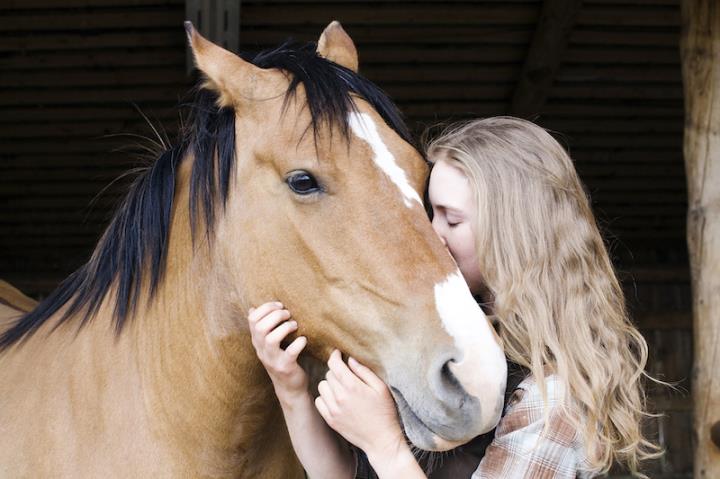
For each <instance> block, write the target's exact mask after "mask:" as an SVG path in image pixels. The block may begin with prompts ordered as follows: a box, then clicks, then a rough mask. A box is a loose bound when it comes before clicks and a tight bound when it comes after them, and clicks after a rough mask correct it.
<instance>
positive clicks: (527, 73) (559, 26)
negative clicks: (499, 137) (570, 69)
mask: <svg viewBox="0 0 720 479" xmlns="http://www.w3.org/2000/svg"><path fill="white" fill-rule="evenodd" d="M581 5H582V0H546V1H545V2H543V7H542V12H541V14H540V19H539V21H538V24H537V27H536V30H535V34H534V35H533V39H532V41H531V43H530V47H529V49H528V53H527V57H526V58H525V62H524V65H523V68H522V71H521V73H520V77H519V79H518V82H517V85H516V86H515V91H514V93H513V96H512V99H511V101H510V108H509V112H510V114H511V115H514V116H519V117H523V118H529V117H532V116H534V115H536V114H538V113H539V112H540V111H541V110H542V107H543V105H544V104H545V101H546V100H547V97H548V95H549V93H550V88H551V87H552V84H553V81H554V79H555V73H556V72H557V69H558V67H559V65H560V62H561V61H562V58H563V56H564V54H565V49H566V47H567V44H568V40H569V38H570V33H571V32H572V29H573V26H574V24H575V19H576V18H577V16H578V13H579V11H580V6H581Z"/></svg>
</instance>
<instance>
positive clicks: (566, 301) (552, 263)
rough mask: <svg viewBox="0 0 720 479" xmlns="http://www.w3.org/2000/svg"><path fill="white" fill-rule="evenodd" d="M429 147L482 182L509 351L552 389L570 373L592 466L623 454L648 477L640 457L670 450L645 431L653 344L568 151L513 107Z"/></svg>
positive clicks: (484, 261)
mask: <svg viewBox="0 0 720 479" xmlns="http://www.w3.org/2000/svg"><path fill="white" fill-rule="evenodd" d="M426 150H427V155H428V158H431V159H433V160H435V161H438V160H445V161H449V162H451V163H453V164H456V165H457V166H459V167H460V169H461V170H463V171H464V172H465V174H466V175H467V176H468V178H469V179H470V181H471V184H472V186H473V189H474V191H475V195H476V200H477V207H478V217H477V220H476V221H477V223H476V228H475V231H476V241H477V250H478V252H480V254H479V255H478V256H479V258H480V265H479V266H480V271H481V272H482V273H483V276H484V283H485V286H486V287H487V289H488V292H489V293H490V295H491V297H492V304H491V305H490V306H491V309H492V313H493V315H494V316H495V317H496V319H497V324H498V329H499V331H498V333H499V334H500V336H501V337H502V339H503V342H504V347H505V353H506V355H507V357H508V359H509V360H510V361H513V362H514V363H516V364H519V365H520V366H522V367H524V368H526V369H527V370H529V371H530V373H531V374H532V375H533V376H534V377H535V378H536V380H537V383H538V385H539V387H540V390H541V392H542V395H543V397H545V398H546V397H547V395H546V390H545V387H544V386H545V381H544V378H545V375H546V373H548V372H551V373H555V374H557V375H558V376H559V378H560V380H561V381H562V382H563V384H564V385H565V388H564V390H565V401H564V404H565V405H566V406H570V405H572V408H573V409H574V410H576V411H579V413H580V414H569V415H568V417H569V419H570V420H571V421H573V422H574V424H575V425H576V426H577V427H578V430H579V431H582V437H583V438H584V441H585V448H586V451H587V454H588V459H589V460H590V463H591V465H592V467H593V469H596V470H597V471H599V472H600V473H606V472H607V471H608V470H609V469H610V467H611V466H612V463H613V461H617V462H619V463H621V464H624V465H625V466H626V467H627V468H628V469H629V470H630V471H631V472H632V473H633V474H637V475H640V476H641V477H645V476H643V475H642V474H641V473H640V472H639V470H638V468H639V462H640V461H641V460H643V459H648V458H652V457H656V456H657V455H659V448H658V447H657V446H656V445H655V444H653V443H652V442H650V441H649V440H648V439H646V438H645V437H644V435H643V432H642V430H641V422H642V419H643V418H644V417H645V416H650V414H648V413H647V412H646V408H645V395H644V392H643V386H642V379H643V376H645V373H644V368H645V364H646V361H647V356H648V349H647V344H646V343H645V340H644V338H643V337H642V335H641V334H640V333H639V332H638V330H637V329H636V328H635V327H634V326H633V325H632V323H631V322H630V320H629V319H628V314H627V311H626V306H625V299H624V296H623V292H622V289H621V287H620V283H619V281H618V279H617V276H616V275H615V271H614V269H613V266H612V263H611V262H610V258H609V256H608V253H607V250H606V248H605V244H604V243H603V240H602V237H601V235H600V232H599V231H598V227H597V224H596V221H595V218H594V216H593V213H592V210H591V209H590V204H589V201H588V197H587V195H586V193H585V191H584V189H583V186H582V184H581V182H580V179H579V178H578V175H577V172H576V171H575V167H574V166H573V163H572V160H571V159H570V157H569V155H568V154H567V152H566V151H565V150H564V149H563V148H562V146H561V145H560V144H559V143H558V142H557V141H556V140H555V139H554V138H553V137H552V136H551V135H550V134H548V133H547V132H546V131H545V130H544V129H542V128H540V127H539V126H537V125H535V124H533V123H531V122H529V121H525V120H521V119H518V118H511V117H495V118H487V119H481V120H474V121H470V122H467V123H463V124H460V125H457V126H452V127H450V128H448V129H447V130H445V131H444V132H443V133H442V134H441V135H440V136H439V137H437V138H435V139H434V140H433V141H432V142H430V143H429V145H428V146H427V149H426ZM547 414H549V412H548V411H547V409H546V417H547Z"/></svg>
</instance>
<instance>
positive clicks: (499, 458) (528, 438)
mask: <svg viewBox="0 0 720 479" xmlns="http://www.w3.org/2000/svg"><path fill="white" fill-rule="evenodd" d="M545 388H546V393H547V401H548V407H549V411H548V416H547V422H548V424H547V428H546V427H545V426H546V424H545V422H546V417H545V409H544V407H543V405H544V403H543V398H542V394H541V393H540V388H539V387H538V385H537V383H536V382H535V380H534V378H533V377H532V376H530V377H528V378H526V379H525V380H524V381H522V382H521V383H520V384H519V385H518V387H517V388H516V389H515V391H514V392H513V395H512V396H511V397H510V401H509V402H508V404H507V406H506V412H505V415H504V416H503V418H502V419H501V420H500V423H499V424H498V427H497V429H496V430H495V438H494V439H493V441H492V442H491V443H490V446H488V448H487V450H486V451H485V456H484V457H483V458H482V460H481V461H480V465H479V467H478V468H477V470H476V471H475V473H474V474H473V475H472V479H496V478H500V477H508V478H513V479H515V478H518V479H525V478H528V479H529V478H533V479H566V478H567V479H573V478H583V479H584V478H589V477H593V474H592V471H591V468H590V463H589V462H588V459H587V455H586V453H585V448H584V446H583V440H582V437H581V435H580V433H579V431H577V429H576V427H575V426H574V425H573V424H572V422H570V421H569V420H568V416H567V413H566V412H565V410H564V408H563V407H562V400H563V389H564V388H563V384H562V383H561V382H560V380H559V379H558V377H557V376H555V375H551V376H548V377H546V378H545Z"/></svg>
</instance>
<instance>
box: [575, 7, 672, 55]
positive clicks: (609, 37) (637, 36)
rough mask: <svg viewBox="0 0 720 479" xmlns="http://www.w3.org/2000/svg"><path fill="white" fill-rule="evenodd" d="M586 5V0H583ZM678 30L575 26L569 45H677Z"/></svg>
mask: <svg viewBox="0 0 720 479" xmlns="http://www.w3.org/2000/svg"><path fill="white" fill-rule="evenodd" d="M584 5H588V1H587V0H585V1H584ZM677 41H678V32H677V31H674V29H667V28H664V29H663V30H662V31H649V32H648V31H642V30H630V31H615V30H607V29H600V28H598V29H592V30H591V29H588V28H575V29H574V30H573V32H572V34H571V35H570V44H571V45H575V44H577V45H596V46H605V45H618V46H620V45H621V46H645V47H658V46H663V47H675V46H677Z"/></svg>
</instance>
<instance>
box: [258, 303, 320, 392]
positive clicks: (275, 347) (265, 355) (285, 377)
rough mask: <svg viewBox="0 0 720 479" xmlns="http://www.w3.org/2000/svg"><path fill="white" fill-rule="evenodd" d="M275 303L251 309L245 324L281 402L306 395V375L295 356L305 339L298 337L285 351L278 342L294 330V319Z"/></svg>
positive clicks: (297, 354)
mask: <svg viewBox="0 0 720 479" xmlns="http://www.w3.org/2000/svg"><path fill="white" fill-rule="evenodd" d="M290 318H291V315H290V312H289V311H288V310H287V309H283V305H282V304H281V303H278V302H272V303H265V304H263V305H261V306H260V307H258V308H257V309H255V308H250V312H249V315H248V324H249V326H250V335H251V337H252V344H253V346H254V347H255V352H256V353H257V356H258V358H259V359H260V362H261V363H262V364H263V366H265V369H266V370H267V372H268V375H269V376H270V379H271V380H272V382H273V386H274V387H275V394H276V395H277V396H278V399H280V400H281V401H285V400H292V399H293V398H295V397H297V396H298V395H301V394H308V377H307V374H306V373H305V371H304V370H303V368H302V367H300V365H299V364H298V363H297V358H298V356H299V355H300V353H301V352H302V350H303V349H304V348H305V345H306V344H307V339H306V338H305V337H304V336H299V337H298V338H296V339H295V340H294V341H293V342H292V343H290V345H289V346H288V347H287V348H285V349H284V350H283V349H282V348H281V347H280V343H281V342H282V341H283V339H285V338H286V337H287V335H288V334H290V333H292V332H294V331H296V330H297V322H296V321H293V320H291V319H290Z"/></svg>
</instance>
